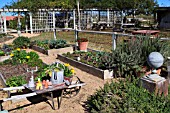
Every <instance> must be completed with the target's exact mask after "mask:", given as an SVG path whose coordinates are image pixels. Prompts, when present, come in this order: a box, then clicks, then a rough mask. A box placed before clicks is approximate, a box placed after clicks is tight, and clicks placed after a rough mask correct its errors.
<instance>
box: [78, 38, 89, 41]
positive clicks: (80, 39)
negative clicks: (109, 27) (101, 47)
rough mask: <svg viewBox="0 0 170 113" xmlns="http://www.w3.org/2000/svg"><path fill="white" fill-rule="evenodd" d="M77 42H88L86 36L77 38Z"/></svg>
mask: <svg viewBox="0 0 170 113" xmlns="http://www.w3.org/2000/svg"><path fill="white" fill-rule="evenodd" d="M77 41H78V42H88V39H87V38H78V40H77Z"/></svg>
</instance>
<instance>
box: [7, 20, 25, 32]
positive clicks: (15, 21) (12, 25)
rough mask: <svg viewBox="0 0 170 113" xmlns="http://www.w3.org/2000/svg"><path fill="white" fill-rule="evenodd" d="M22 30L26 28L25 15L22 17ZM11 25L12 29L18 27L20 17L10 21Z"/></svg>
mask: <svg viewBox="0 0 170 113" xmlns="http://www.w3.org/2000/svg"><path fill="white" fill-rule="evenodd" d="M20 22H21V23H22V24H21V30H25V17H22V18H20ZM9 27H10V28H11V29H18V18H17V17H16V18H15V19H14V20H10V21H9Z"/></svg>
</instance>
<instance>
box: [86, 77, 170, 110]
mask: <svg viewBox="0 0 170 113" xmlns="http://www.w3.org/2000/svg"><path fill="white" fill-rule="evenodd" d="M137 84H138V79H136V80H134V81H133V82H132V81H129V80H126V81H123V80H122V81H120V82H113V81H112V82H111V83H110V84H109V83H107V84H105V85H104V87H103V88H101V89H100V90H98V91H97V92H96V93H95V94H94V95H92V96H90V97H89V98H88V100H87V107H88V110H89V111H90V112H92V113H169V112H170V107H169V106H170V96H169V95H168V97H164V96H156V95H154V94H151V93H149V92H148V91H147V90H146V89H144V88H142V87H138V86H137ZM169 93H170V90H169Z"/></svg>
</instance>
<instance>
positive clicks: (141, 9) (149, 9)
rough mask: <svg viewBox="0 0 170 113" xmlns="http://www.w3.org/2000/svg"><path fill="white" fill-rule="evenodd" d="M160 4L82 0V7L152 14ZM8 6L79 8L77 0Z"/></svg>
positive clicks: (27, 1)
mask: <svg viewBox="0 0 170 113" xmlns="http://www.w3.org/2000/svg"><path fill="white" fill-rule="evenodd" d="M156 6H158V4H157V1H155V0H119V1H117V0H80V8H81V9H83V8H84V9H88V8H98V9H101V8H103V9H107V8H110V9H116V10H124V11H126V13H130V14H132V13H133V10H136V9H137V10H136V13H143V14H151V13H153V11H154V8H155V7H156ZM6 7H7V8H27V9H28V10H29V11H31V12H36V11H37V10H38V9H45V8H46V9H50V8H61V9H62V8H63V9H74V8H77V1H76V0H57V1H54V0H21V1H20V2H12V3H11V4H10V5H6Z"/></svg>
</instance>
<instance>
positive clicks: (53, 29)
mask: <svg viewBox="0 0 170 113" xmlns="http://www.w3.org/2000/svg"><path fill="white" fill-rule="evenodd" d="M53 30H54V31H55V12H54V11H53Z"/></svg>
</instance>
